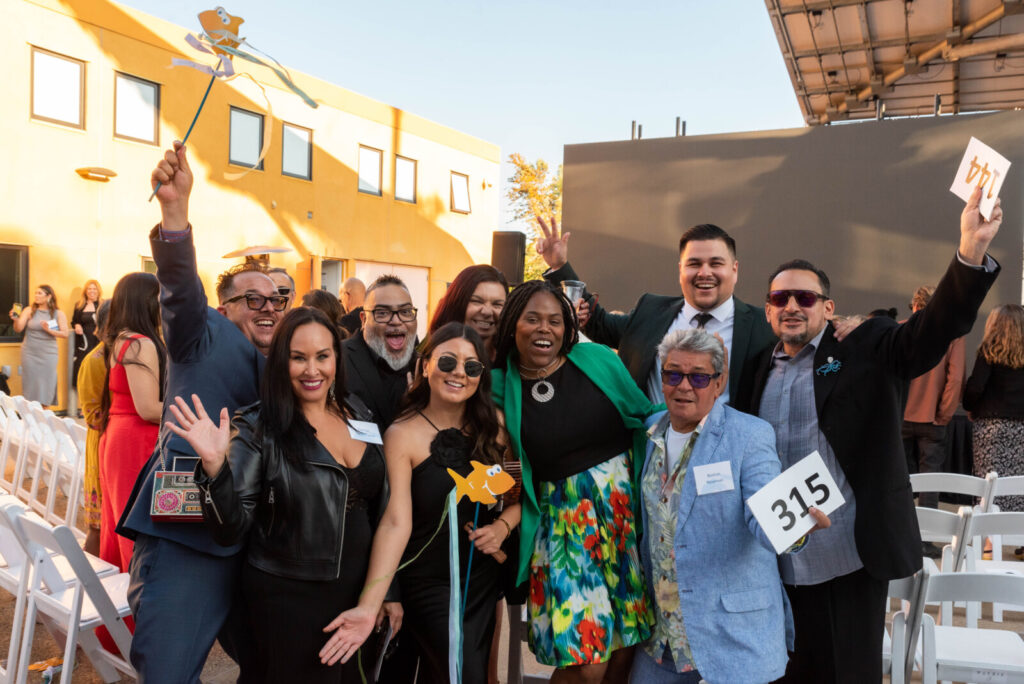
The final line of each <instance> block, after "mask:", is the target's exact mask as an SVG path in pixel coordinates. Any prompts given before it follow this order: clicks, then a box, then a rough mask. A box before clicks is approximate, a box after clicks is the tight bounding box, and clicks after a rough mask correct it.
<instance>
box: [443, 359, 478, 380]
mask: <svg viewBox="0 0 1024 684" xmlns="http://www.w3.org/2000/svg"><path fill="white" fill-rule="evenodd" d="M458 365H459V360H458V359H457V358H455V357H454V356H441V357H438V359H437V369H438V370H439V371H441V372H443V373H451V372H452V371H453V370H455V369H456V368H457V367H458ZM462 367H463V368H464V369H465V370H466V377H470V378H479V377H480V376H481V375H483V374H484V364H482V363H481V362H479V361H477V360H476V359H468V360H466V361H465V362H464V363H463V364H462Z"/></svg>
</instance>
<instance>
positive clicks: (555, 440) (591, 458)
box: [521, 361, 632, 482]
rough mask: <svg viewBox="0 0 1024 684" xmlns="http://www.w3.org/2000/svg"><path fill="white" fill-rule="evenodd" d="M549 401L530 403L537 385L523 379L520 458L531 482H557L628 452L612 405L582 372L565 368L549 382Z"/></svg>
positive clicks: (629, 443)
mask: <svg viewBox="0 0 1024 684" xmlns="http://www.w3.org/2000/svg"><path fill="white" fill-rule="evenodd" d="M547 381H548V382H550V383H551V385H552V386H553V387H554V396H553V397H552V398H551V399H550V400H549V401H547V402H540V401H537V400H536V399H534V398H533V396H532V390H533V388H534V386H536V385H537V383H539V382H540V380H527V379H526V378H523V422H522V436H521V438H522V443H523V452H524V453H525V454H526V457H527V458H529V459H530V464H531V465H532V467H533V479H534V481H536V482H556V481H558V480H564V479H565V478H567V477H569V476H570V475H575V474H577V473H582V472H583V471H585V470H588V469H590V468H593V467H594V466H596V465H598V464H600V463H604V462H605V461H607V460H608V459H610V458H613V457H615V456H618V455H619V454H621V453H623V452H625V451H626V450H628V449H629V448H630V447H631V446H632V436H631V434H630V432H629V430H627V429H626V426H625V425H624V424H623V422H622V416H620V415H619V412H618V410H616V408H615V405H614V404H612V402H611V400H610V399H609V398H608V397H606V396H605V394H604V392H602V391H601V390H600V389H599V388H598V386H597V385H595V384H594V383H593V382H592V381H591V380H590V378H588V377H587V376H586V375H585V374H584V373H583V371H581V370H580V369H579V368H577V367H576V366H575V365H573V364H572V363H571V362H568V361H567V362H566V363H565V364H563V365H562V367H561V368H559V369H558V370H557V371H555V372H554V373H552V374H551V375H550V376H548V378H547Z"/></svg>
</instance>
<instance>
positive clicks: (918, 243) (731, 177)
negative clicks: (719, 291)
mask: <svg viewBox="0 0 1024 684" xmlns="http://www.w3.org/2000/svg"><path fill="white" fill-rule="evenodd" d="M972 135H973V136H974V137H976V138H978V139H980V140H982V141H983V142H985V143H986V144H988V145H990V146H992V147H994V148H995V149H996V150H998V151H999V152H1001V153H1002V154H1003V155H1004V156H1006V157H1007V158H1008V159H1009V160H1010V161H1011V162H1012V164H1013V166H1012V167H1011V168H1010V172H1009V174H1008V175H1007V180H1006V182H1005V183H1004V185H1003V188H1002V191H1001V193H1000V194H1001V197H1002V203H1003V209H1004V212H1005V220H1004V222H1003V226H1002V228H1001V230H1000V232H999V235H998V236H997V238H996V240H995V242H994V243H993V248H992V253H993V255H994V256H995V257H996V259H998V260H999V262H1000V263H1001V264H1002V267H1003V271H1002V273H1001V275H1000V277H999V279H998V281H997V283H996V286H995V288H994V289H993V291H992V292H991V293H990V294H989V297H988V299H987V300H986V302H985V306H984V307H983V308H982V313H981V318H980V321H979V323H978V324H976V325H975V328H974V331H973V332H972V334H971V336H970V337H969V338H968V370H969V369H970V366H971V365H972V364H973V355H974V350H975V349H976V348H977V344H978V342H979V341H980V333H981V329H982V327H983V323H984V316H986V315H987V314H988V311H989V310H990V309H991V308H992V306H994V305H996V304H998V303H1003V302H1020V301H1021V283H1022V277H1021V260H1022V245H1024V238H1022V225H1024V195H1022V188H1024V112H1001V113H998V114H985V115H962V116H957V117H939V118H920V119H901V120H894V121H880V122H869V123H857V124H846V125H834V126H824V127H815V128H806V129H794V130H780V131H764V132H756V133H739V134H730V135H709V136H691V137H684V138H663V139H651V140H637V141H623V142H611V143H594V144H585V145H567V146H566V147H565V184H564V192H565V196H564V210H563V211H564V213H563V218H564V221H563V223H564V227H565V229H566V230H569V231H572V234H573V236H572V239H571V242H570V252H569V254H570V260H571V262H572V264H573V266H574V267H575V268H576V270H577V272H578V273H579V274H580V276H581V277H582V278H583V279H584V280H585V281H586V282H587V284H588V287H589V288H590V289H591V290H592V291H594V292H598V293H600V295H601V303H602V304H604V305H605V306H606V307H609V308H612V309H621V310H625V311H628V310H629V309H630V308H631V307H632V305H633V303H634V302H635V301H636V299H637V298H638V297H639V296H640V295H641V294H642V293H644V292H658V293H665V294H677V293H679V280H678V259H679V255H678V243H679V236H680V234H681V233H682V232H683V230H685V229H686V228H688V227H690V226H692V225H695V224H698V223H714V224H717V225H719V226H721V227H722V228H724V229H725V230H727V231H728V232H729V233H730V234H731V235H732V236H733V237H734V238H735V239H736V241H737V243H738V245H737V246H738V250H737V251H738V258H739V261H740V270H739V284H738V285H737V288H736V294H737V296H739V298H740V299H742V300H744V301H746V302H749V303H756V304H761V303H762V302H763V301H764V296H765V292H766V291H767V282H766V280H767V276H768V274H769V273H770V272H771V270H772V269H773V268H774V267H775V266H777V265H778V264H780V263H782V262H784V261H787V260H789V259H792V258H797V257H800V258H804V259H808V260H809V261H812V262H813V263H815V264H816V265H818V267H819V268H822V269H824V270H825V272H826V273H828V275H829V277H830V279H831V280H832V294H833V297H834V298H835V300H836V303H837V313H842V314H848V313H867V312H868V311H870V310H872V309H876V308H883V307H885V308H888V307H890V306H895V307H897V308H898V309H899V311H900V317H901V318H903V317H905V316H907V315H909V309H908V303H909V301H910V295H911V293H912V292H913V291H914V289H916V288H917V287H918V286H919V285H922V284H934V283H935V282H937V280H938V279H939V277H940V276H941V275H942V273H943V272H944V270H945V268H946V266H947V265H948V264H949V261H950V260H951V259H952V258H953V255H954V251H955V249H956V245H957V242H958V239H959V220H960V212H961V211H962V209H963V202H962V201H961V200H960V199H959V198H957V197H956V196H955V195H953V194H952V193H950V192H949V186H950V184H951V183H952V180H953V176H954V174H955V173H956V170H957V166H958V165H959V162H960V159H961V157H962V156H963V152H964V149H965V148H966V147H967V142H968V140H969V139H970V137H971V136H972Z"/></svg>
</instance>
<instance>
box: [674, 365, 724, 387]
mask: <svg viewBox="0 0 1024 684" xmlns="http://www.w3.org/2000/svg"><path fill="white" fill-rule="evenodd" d="M720 375H721V373H680V372H679V371H671V370H665V369H662V371H661V381H662V382H663V383H665V384H666V385H670V386H672V387H677V386H679V384H680V383H681V382H682V381H683V378H686V379H687V380H689V381H690V387H692V388H693V389H704V388H705V387H707V386H708V385H710V384H711V381H712V380H714V379H715V378H717V377H718V376H720Z"/></svg>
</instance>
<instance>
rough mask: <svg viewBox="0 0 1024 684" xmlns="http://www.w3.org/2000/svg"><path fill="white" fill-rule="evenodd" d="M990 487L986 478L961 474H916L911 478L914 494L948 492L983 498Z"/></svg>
mask: <svg viewBox="0 0 1024 684" xmlns="http://www.w3.org/2000/svg"><path fill="white" fill-rule="evenodd" d="M989 486H990V485H989V482H988V481H987V479H986V478H982V477H975V476H973V475H963V474H960V473H914V474H913V475H911V476H910V487H911V489H913V490H914V492H948V493H950V494H965V495H967V496H976V497H979V498H981V497H983V496H985V495H986V494H987V493H988V489H989Z"/></svg>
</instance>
